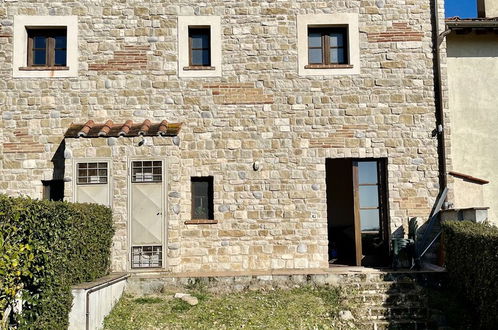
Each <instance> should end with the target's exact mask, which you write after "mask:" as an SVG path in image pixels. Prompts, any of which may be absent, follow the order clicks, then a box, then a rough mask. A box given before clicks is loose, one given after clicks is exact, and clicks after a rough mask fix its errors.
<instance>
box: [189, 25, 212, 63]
mask: <svg viewBox="0 0 498 330" xmlns="http://www.w3.org/2000/svg"><path fill="white" fill-rule="evenodd" d="M195 30H199V31H202V30H207V37H208V47H207V48H195V49H194V46H193V42H192V34H193V33H192V32H193V31H195ZM188 50H189V67H197V68H206V69H209V68H211V27H210V26H209V25H207V26H204V25H190V26H189V27H188ZM194 50H201V51H204V50H207V51H208V54H209V58H208V62H209V63H208V64H194V63H193V57H194V54H193V53H194Z"/></svg>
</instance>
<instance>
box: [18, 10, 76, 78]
mask: <svg viewBox="0 0 498 330" xmlns="http://www.w3.org/2000/svg"><path fill="white" fill-rule="evenodd" d="M78 51H79V49H78V16H75V15H73V16H14V52H13V56H12V62H13V63H12V64H13V67H12V76H13V77H15V78H65V77H77V76H78V68H79V65H78V58H79V54H78Z"/></svg>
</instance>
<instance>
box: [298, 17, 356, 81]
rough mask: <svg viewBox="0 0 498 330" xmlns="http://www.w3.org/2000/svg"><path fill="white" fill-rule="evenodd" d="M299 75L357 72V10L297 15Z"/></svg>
mask: <svg viewBox="0 0 498 330" xmlns="http://www.w3.org/2000/svg"><path fill="white" fill-rule="evenodd" d="M297 61H298V74H299V75H300V76H327V75H349V74H359V73H360V34H359V28H358V14H357V13H335V14H313V15H297Z"/></svg>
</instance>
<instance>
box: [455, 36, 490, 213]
mask: <svg viewBox="0 0 498 330" xmlns="http://www.w3.org/2000/svg"><path fill="white" fill-rule="evenodd" d="M447 44H448V58H447V60H448V89H449V108H450V116H451V123H452V135H451V139H452V148H451V153H452V157H453V170H454V171H456V172H459V173H464V174H468V175H471V176H474V177H477V178H481V179H484V180H487V181H490V183H489V184H486V185H484V186H482V187H483V188H482V189H483V203H484V205H473V206H489V207H490V209H489V219H490V220H491V221H493V222H495V223H498V172H497V171H496V168H497V164H498V149H497V145H498V134H496V128H497V127H498V103H497V100H496V97H497V95H498V38H497V36H496V34H493V33H489V34H484V35H482V34H475V33H472V34H465V35H456V34H454V33H452V34H451V35H449V36H448V38H447ZM459 187H460V188H462V186H461V185H460V186H459ZM460 188H459V189H460ZM455 189H457V187H456V186H455ZM457 194H459V195H461V196H464V195H465V194H471V191H455V195H457ZM469 198H470V199H472V200H473V199H474V197H473V196H472V197H471V196H469ZM460 203H461V204H463V205H455V207H468V206H469V205H468V204H469V203H467V202H465V203H464V202H463V201H461V199H459V201H458V203H457V204H460Z"/></svg>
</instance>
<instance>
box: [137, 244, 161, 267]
mask: <svg viewBox="0 0 498 330" xmlns="http://www.w3.org/2000/svg"><path fill="white" fill-rule="evenodd" d="M131 260H132V261H131V262H132V263H131V267H132V268H159V267H162V266H163V248H162V246H160V245H159V246H134V247H132V250H131Z"/></svg>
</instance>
